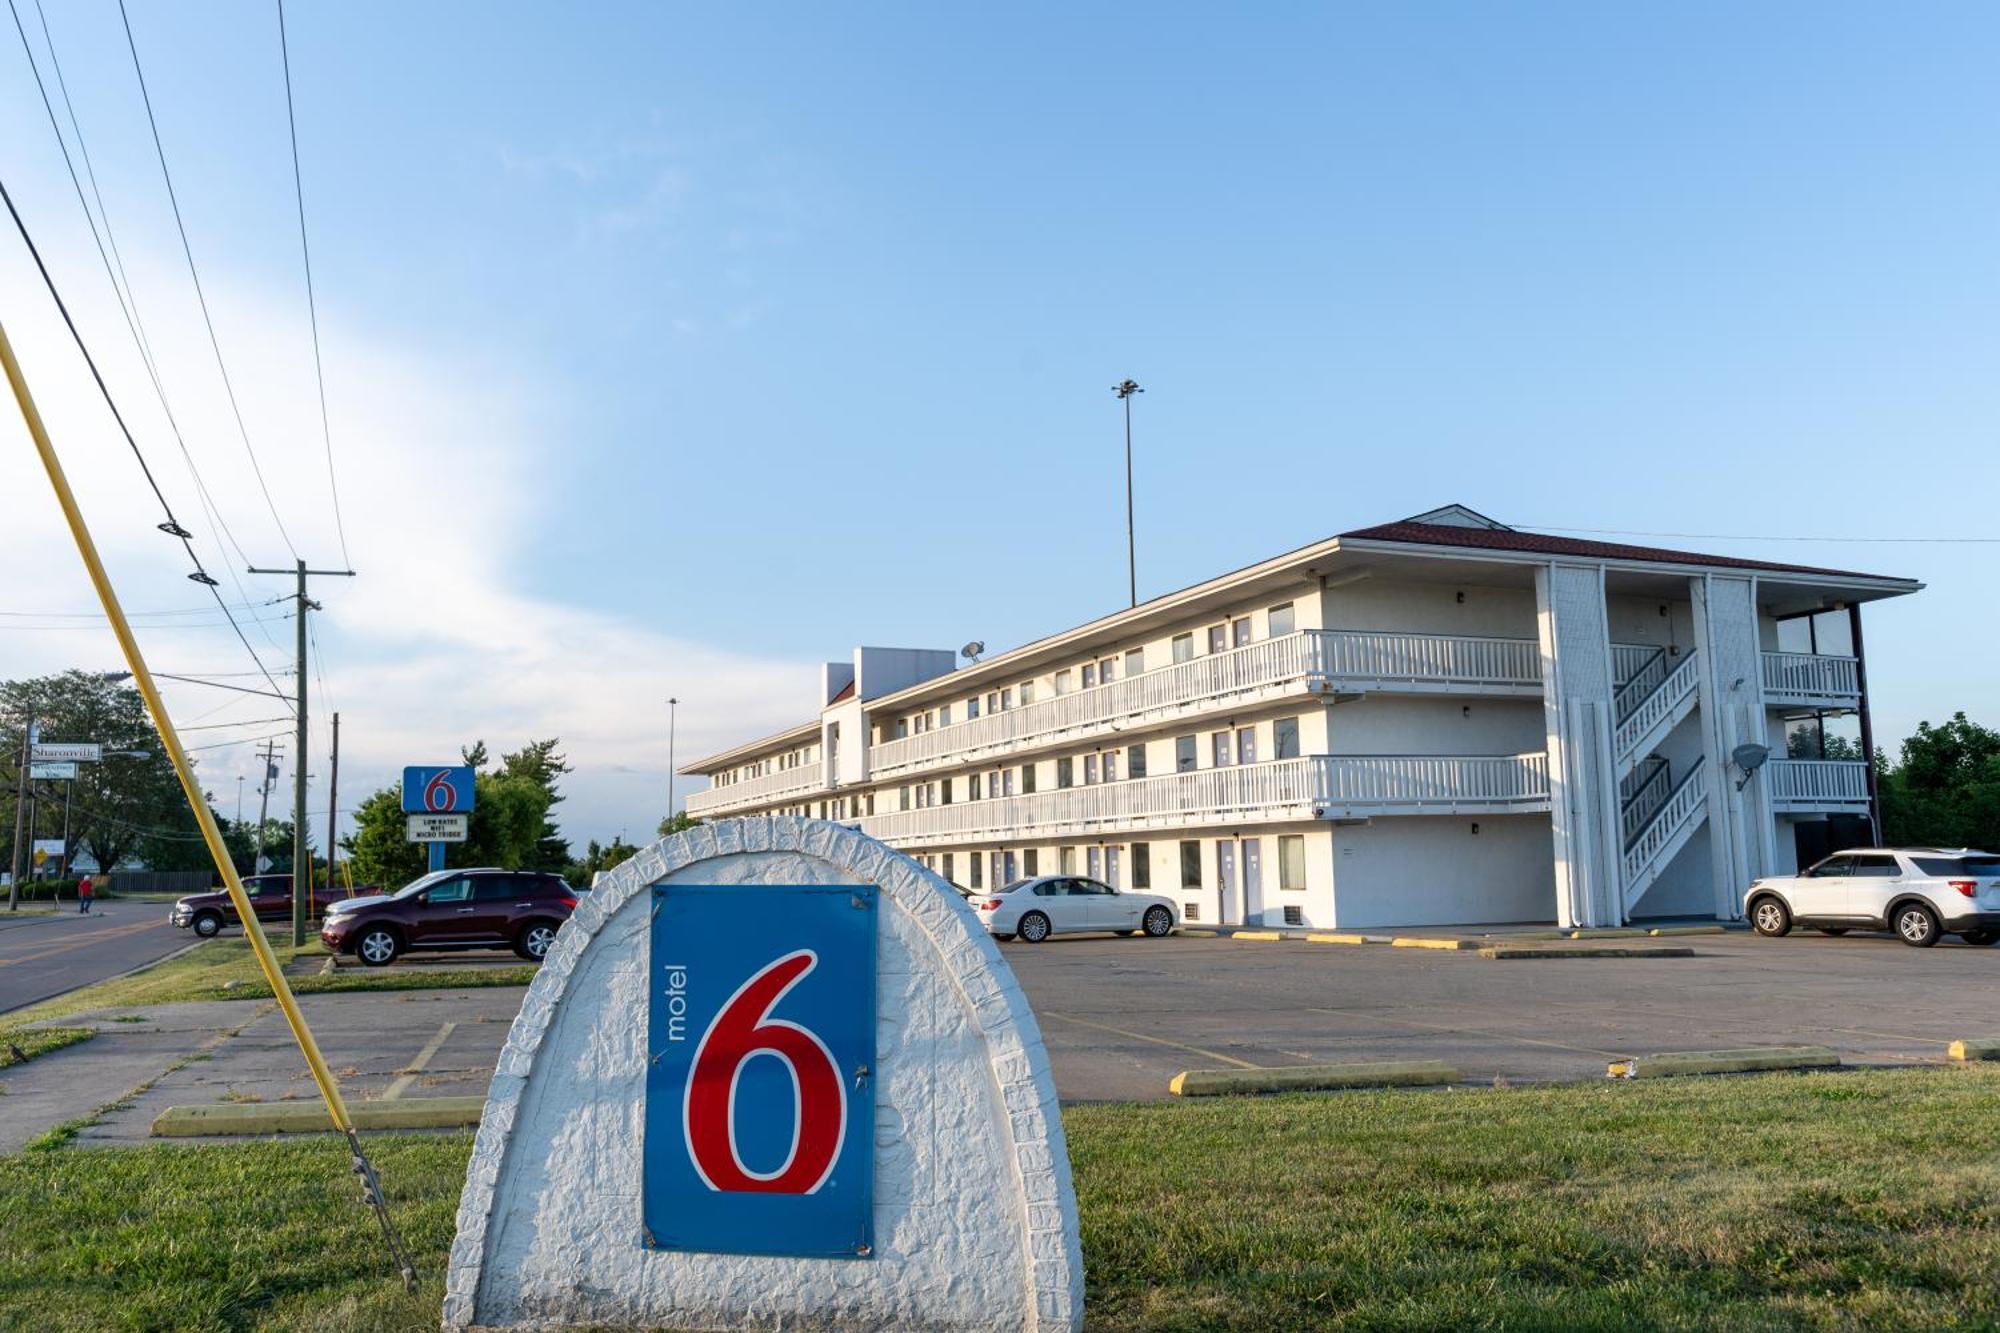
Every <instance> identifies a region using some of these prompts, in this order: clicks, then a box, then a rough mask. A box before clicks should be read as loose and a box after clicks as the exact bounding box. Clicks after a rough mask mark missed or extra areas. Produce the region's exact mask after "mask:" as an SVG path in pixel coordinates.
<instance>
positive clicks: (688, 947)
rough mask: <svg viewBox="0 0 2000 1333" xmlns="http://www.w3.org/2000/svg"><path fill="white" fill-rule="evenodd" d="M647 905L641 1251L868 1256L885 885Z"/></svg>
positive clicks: (674, 893)
mask: <svg viewBox="0 0 2000 1333" xmlns="http://www.w3.org/2000/svg"><path fill="white" fill-rule="evenodd" d="M653 894H654V902H653V921H652V938H651V946H652V949H651V954H652V956H651V963H650V971H651V980H650V982H649V984H648V987H647V990H648V997H649V1000H650V1006H651V1014H650V1018H649V1023H648V1029H649V1030H648V1054H649V1056H650V1059H649V1062H648V1068H647V1074H646V1114H645V1124H646V1131H645V1132H646V1142H645V1206H644V1215H645V1225H646V1243H647V1244H648V1245H649V1246H651V1247H653V1248H655V1249H673V1250H692V1251H702V1252H708V1253H722V1254H763V1255H792V1256H801V1257H814V1258H854V1259H866V1258H868V1257H869V1255H870V1254H871V1252H872V1249H873V1245H874V1227H873V1208H874V1150H875V1063H876V1061H875V909H876V890H875V887H874V886H873V885H777V884H772V885H766V884H738V885H726V886H706V885H684V884H660V885H656V886H654V889H653Z"/></svg>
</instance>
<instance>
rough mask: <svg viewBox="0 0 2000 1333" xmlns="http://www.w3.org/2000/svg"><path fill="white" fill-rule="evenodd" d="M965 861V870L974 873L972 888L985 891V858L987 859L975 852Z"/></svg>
mask: <svg viewBox="0 0 2000 1333" xmlns="http://www.w3.org/2000/svg"><path fill="white" fill-rule="evenodd" d="M965 861H966V865H965V868H966V869H967V870H970V871H971V872H972V885H971V887H973V888H975V889H983V888H985V887H986V858H985V857H983V856H981V855H980V854H979V853H978V852H974V853H972V855H970V856H968V857H966V858H965Z"/></svg>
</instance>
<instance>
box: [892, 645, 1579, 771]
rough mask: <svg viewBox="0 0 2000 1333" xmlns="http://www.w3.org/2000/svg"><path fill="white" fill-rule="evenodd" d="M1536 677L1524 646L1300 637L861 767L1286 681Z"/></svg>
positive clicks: (1049, 705) (954, 754)
mask: <svg viewBox="0 0 2000 1333" xmlns="http://www.w3.org/2000/svg"><path fill="white" fill-rule="evenodd" d="M1541 676H1542V672H1541V658H1540V652H1539V649H1538V648H1537V646H1536V643H1535V641H1534V640H1532V639H1499V638H1473V637H1468V636H1462V635H1448V634H1390V633H1378V632H1375V631H1368V630H1300V631H1298V632H1296V633H1293V634H1286V635H1282V636H1280V637H1278V638H1275V639H1265V640H1263V641H1262V642H1259V643H1252V644H1246V645H1245V646H1243V647H1241V648H1231V649H1228V650H1226V651H1224V652H1220V653H1210V654H1207V655H1205V656H1202V657H1197V658H1194V659H1192V660H1190V661H1186V662H1175V663H1173V664H1172V665H1169V666H1164V667H1156V668H1154V669H1153V670H1151V671H1146V672H1142V673H1140V674H1139V675H1136V676H1128V677H1126V678H1125V679H1123V680H1115V681H1112V682H1110V683H1108V684H1105V685H1097V686H1093V687H1092V688H1090V689H1087V690H1078V691H1076V692H1075V693H1073V694H1059V695H1055V696H1053V697H1050V698H1046V699H1037V700H1036V701H1035V702H1034V703H1031V704H1023V705H1021V706H1020V707H1018V708H1010V709H1007V710H1005V711H1004V712H998V713H988V714H987V715H986V716H984V717H978V718H973V719H971V720H970V721H965V722H959V723H956V724H954V725H952V726H948V727H935V728H933V729H932V730H930V731H926V732H920V733H918V734H917V735H914V736H902V737H898V738H896V739H895V740H889V741H880V742H877V743H876V744H875V745H874V746H872V747H871V748H870V750H869V757H868V766H869V773H870V775H871V776H874V777H887V776H890V775H892V774H896V773H902V772H907V771H909V770H911V769H915V768H919V767H922V766H924V765H927V764H932V763H937V762H940V761H944V760H950V759H958V758H963V757H965V756H967V755H972V754H980V753H986V752H991V751H996V750H1001V749H1005V748H1007V747H1010V746H1013V745H1017V744H1020V743H1022V742H1026V741H1032V740H1035V739H1037V738H1040V737H1045V736H1056V735H1060V734H1062V733H1065V732H1070V731H1077V730H1082V729H1085V728H1092V727H1098V726H1104V725H1108V724H1109V723H1111V722H1114V721H1118V720H1121V719H1125V718H1132V717H1138V716H1143V715H1145V714H1147V713H1152V712H1156V711H1166V710H1173V709H1179V708H1185V707H1187V706H1189V705H1192V704H1199V703H1201V702H1203V701H1205V700H1209V699H1216V698H1223V697H1227V696H1233V695H1239V694H1242V693H1245V692H1247V691H1251V690H1260V689H1267V688H1270V687H1272V686H1277V685H1283V684H1286V683H1288V682H1292V681H1308V680H1315V679H1319V680H1326V681H1329V682H1338V681H1352V682H1355V683H1357V684H1377V685H1380V684H1387V683H1395V684H1436V685H1461V686H1465V687H1468V688H1479V687H1492V686H1514V687H1528V688H1538V687H1539V686H1540V683H1541Z"/></svg>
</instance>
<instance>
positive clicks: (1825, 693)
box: [1764, 653, 1861, 699]
mask: <svg viewBox="0 0 2000 1333" xmlns="http://www.w3.org/2000/svg"><path fill="white" fill-rule="evenodd" d="M1764 693H1766V694H1783V695H1793V696H1800V697H1804V698H1808V699H1858V698H1860V697H1861V660H1860V659H1859V658H1855V657H1838V656H1834V655H1831V654H1824V655H1823V654H1820V653H1765V654H1764Z"/></svg>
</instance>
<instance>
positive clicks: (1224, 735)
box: [1208, 731, 1235, 768]
mask: <svg viewBox="0 0 2000 1333" xmlns="http://www.w3.org/2000/svg"><path fill="white" fill-rule="evenodd" d="M1208 744H1209V752H1210V761H1211V762H1212V763H1213V764H1214V765H1215V766H1216V767H1217V768H1228V767H1229V765H1230V764H1232V763H1234V762H1235V760H1234V759H1233V758H1232V755H1233V753H1234V747H1233V746H1232V745H1231V744H1230V740H1229V733H1228V732H1226V731H1218V732H1216V733H1215V734H1214V735H1213V736H1210V737H1209V738H1208Z"/></svg>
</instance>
